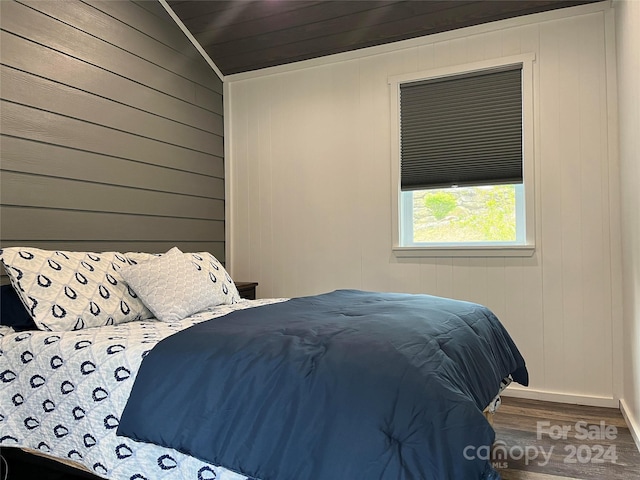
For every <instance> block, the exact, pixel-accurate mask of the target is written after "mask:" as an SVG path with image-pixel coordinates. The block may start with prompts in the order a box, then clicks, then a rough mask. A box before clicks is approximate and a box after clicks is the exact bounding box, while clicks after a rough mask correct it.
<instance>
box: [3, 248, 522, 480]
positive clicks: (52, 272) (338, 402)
mask: <svg viewBox="0 0 640 480" xmlns="http://www.w3.org/2000/svg"><path fill="white" fill-rule="evenodd" d="M0 255H1V258H2V262H3V264H4V267H5V269H6V271H7V273H8V275H9V277H10V280H11V283H12V286H3V287H2V288H3V298H2V311H1V314H2V324H3V326H2V327H0V335H1V338H0V354H1V355H0V362H1V364H0V382H2V389H1V391H0V427H1V432H0V447H3V448H4V447H12V448H22V449H26V450H27V451H32V452H37V453H39V454H43V455H46V456H49V457H53V458H56V459H58V460H61V461H64V462H66V463H70V464H72V465H74V466H76V467H77V468H81V469H84V470H86V471H89V472H92V473H93V474H95V475H97V476H99V477H103V478H111V479H127V480H129V479H131V480H133V479H144V478H146V479H150V480H151V479H163V478H167V479H169V478H184V479H194V480H195V479H198V480H199V479H214V478H215V479H218V480H244V479H250V478H255V479H257V480H305V479H308V480H312V479H314V480H315V479H317V480H328V479H343V478H349V479H354V480H356V479H359V478H367V479H372V478H376V479H377V478H379V479H387V478H389V479H391V478H393V479H396V478H403V479H411V478H415V479H424V480H426V479H444V478H469V479H471V478H478V479H497V478H499V475H498V474H497V472H495V470H493V468H492V467H491V465H490V462H489V461H487V460H483V459H480V458H475V457H474V456H471V457H468V456H467V457H463V455H466V454H467V452H469V451H474V450H477V448H479V447H481V446H483V445H491V444H492V442H493V440H494V434H493V430H492V428H491V426H490V425H489V422H488V421H487V419H486V418H485V414H484V413H483V411H485V410H486V408H485V407H487V406H488V405H489V406H490V408H495V405H496V403H497V397H496V396H497V395H498V394H499V392H500V390H501V388H504V386H505V385H506V384H507V383H508V382H509V381H510V379H511V378H513V379H514V380H516V381H518V382H519V383H522V384H525V385H526V384H527V382H528V377H527V371H526V366H525V363H524V360H523V359H522V356H521V355H520V353H519V352H518V350H517V348H516V346H515V345H514V344H513V341H512V340H511V338H510V337H509V335H508V333H507V332H506V331H505V330H504V327H502V325H501V324H500V322H499V321H498V319H497V318H495V316H494V315H493V314H492V313H491V312H490V311H489V310H488V309H486V308H485V307H483V306H481V305H477V304H473V303H468V302H460V301H455V300H451V299H443V298H438V297H431V296H428V295H408V294H397V293H381V292H362V291H357V290H341V291H336V292H328V293H325V294H321V295H314V296H310V297H303V298H299V299H261V300H251V301H250V300H242V299H240V298H239V295H238V292H237V289H236V288H235V285H234V283H233V280H232V279H231V277H230V276H229V275H228V273H227V272H226V271H225V269H224V267H223V266H222V265H221V264H220V262H218V261H217V259H215V257H213V256H212V255H210V254H208V253H207V252H198V253H182V252H180V251H179V250H177V249H172V250H171V251H169V252H167V253H166V254H164V255H151V254H144V253H131V252H130V253H119V252H101V253H91V252H60V251H57V252H53V251H45V250H39V249H33V248H18V247H13V248H8V249H4V250H3V251H2V253H1V254H0ZM400 312H402V313H400ZM401 325H402V327H401ZM456 344H459V345H456ZM465 446H470V447H472V448H471V449H465V448H464V447H465Z"/></svg>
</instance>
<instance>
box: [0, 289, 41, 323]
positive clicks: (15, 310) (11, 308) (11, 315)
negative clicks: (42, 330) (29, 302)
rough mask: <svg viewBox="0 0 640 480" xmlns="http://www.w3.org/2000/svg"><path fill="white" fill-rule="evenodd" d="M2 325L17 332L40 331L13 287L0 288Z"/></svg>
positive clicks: (0, 319) (0, 320)
mask: <svg viewBox="0 0 640 480" xmlns="http://www.w3.org/2000/svg"><path fill="white" fill-rule="evenodd" d="M0 325H6V326H8V327H12V328H13V329H14V330H15V331H16V332H23V331H25V330H37V329H38V327H37V326H36V324H35V322H34V321H33V318H31V315H29V312H28V311H27V309H26V308H25V307H24V305H23V304H22V300H20V297H19V296H18V294H17V293H16V291H15V289H14V288H13V286H12V285H2V286H0Z"/></svg>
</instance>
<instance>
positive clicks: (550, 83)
mask: <svg viewBox="0 0 640 480" xmlns="http://www.w3.org/2000/svg"><path fill="white" fill-rule="evenodd" d="M608 5H609V4H608V2H604V3H599V4H591V5H588V6H583V7H576V8H573V9H563V10H561V11H555V12H548V13H545V14H539V15H536V16H532V17H522V18H519V19H512V20H507V21H502V22H496V23H494V24H490V25H484V26H478V27H471V28H468V29H463V30H459V31H456V32H447V33H444V34H438V35H435V36H430V37H423V38H421V39H413V40H408V41H405V42H399V43H397V44H394V45H391V46H384V47H375V48H373V49H367V50H365V51H361V52H357V53H349V54H340V55H337V56H334V57H328V58H326V59H320V60H316V61H308V62H301V63H299V64H295V65H293V66H288V67H279V68H274V69H268V70H265V71H260V72H258V73H251V74H241V75H236V76H232V77H228V78H226V79H225V80H226V81H225V108H226V111H225V120H226V122H227V123H226V127H227V130H226V137H225V139H226V141H227V159H228V162H227V168H228V177H227V178H228V179H229V181H227V185H228V187H227V188H228V195H227V198H228V199H229V203H228V209H229V212H228V215H229V216H228V217H227V218H229V219H230V222H229V224H228V231H229V235H230V237H229V242H228V243H227V244H228V245H229V254H228V258H229V259H230V266H231V267H230V268H231V271H232V275H233V276H234V278H236V279H237V280H252V281H257V282H260V286H259V287H258V294H259V296H262V297H274V296H299V295H307V294H315V293H320V292H323V291H329V290H333V289H336V288H359V289H365V290H381V291H382V290H386V291H402V292H424V293H430V294H435V295H442V296H449V297H454V298H459V299H465V300H470V301H476V302H480V303H483V304H485V305H487V306H489V307H490V308H491V309H493V310H494V311H495V312H496V314H497V315H498V316H499V317H500V318H501V320H502V321H503V323H504V324H505V325H506V326H507V328H508V330H509V331H510V332H511V334H512V336H513V337H514V339H515V341H516V343H517V344H518V345H519V346H520V349H521V350H522V352H523V355H524V356H525V358H526V359H527V362H528V365H529V369H530V374H531V388H530V389H528V390H527V392H533V393H522V392H519V391H517V392H515V394H518V395H525V396H526V395H534V396H536V397H537V398H547V397H549V398H553V399H562V400H567V401H579V402H583V403H592V404H602V405H617V402H615V401H614V400H613V399H614V398H615V397H617V396H618V394H619V388H620V387H619V384H620V379H621V373H620V372H619V370H618V369H617V368H616V367H620V365H621V360H620V349H621V348H620V345H618V343H620V342H621V339H620V338H619V337H620V335H617V336H616V334H615V333H614V332H620V331H621V316H620V302H621V300H620V298H619V295H617V294H616V293H615V292H617V291H619V290H620V282H621V274H620V247H619V232H620V227H619V217H618V216H617V214H616V212H617V211H618V209H619V193H618V182H619V171H618V167H617V162H616V161H615V159H616V155H615V154H616V151H615V149H612V148H611V142H612V141H613V142H615V141H616V135H617V134H616V131H615V122H613V123H612V122H611V117H612V115H615V113H616V110H615V87H614V88H613V89H612V88H611V80H612V79H613V80H614V84H613V85H614V86H615V49H614V42H613V36H612V32H613V30H612V25H613V24H612V21H611V20H612V16H611V12H610V11H609V9H608ZM526 52H531V53H534V54H535V55H536V59H537V60H536V64H535V67H534V70H535V72H534V75H535V79H534V81H535V151H536V152H535V159H533V161H535V170H536V222H537V231H536V237H537V249H536V252H535V254H534V256H533V257H530V258H432V259H429V258H425V259H415V260H413V259H411V260H406V259H405V260H402V261H399V260H398V259H396V258H395V257H394V256H393V254H392V252H391V238H392V235H391V228H392V225H391V198H390V195H391V193H390V192H391V169H390V148H391V147H390V114H389V89H388V86H387V79H388V77H389V76H392V75H399V74H405V73H410V72H416V71H420V70H425V69H430V68H438V67H444V66H450V65H456V64H463V63H469V62H475V61H480V60H484V59H494V58H498V57H502V56H511V55H515V54H520V53H526ZM611 72H613V73H611ZM635 194H636V195H637V193H635Z"/></svg>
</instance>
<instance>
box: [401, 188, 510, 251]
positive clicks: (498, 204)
mask: <svg viewBox="0 0 640 480" xmlns="http://www.w3.org/2000/svg"><path fill="white" fill-rule="evenodd" d="M413 214H414V218H413V225H414V242H487V241H490V242H512V241H515V240H516V196H515V186H514V185H494V186H482V187H463V188H447V189H438V190H422V191H416V192H414V194H413Z"/></svg>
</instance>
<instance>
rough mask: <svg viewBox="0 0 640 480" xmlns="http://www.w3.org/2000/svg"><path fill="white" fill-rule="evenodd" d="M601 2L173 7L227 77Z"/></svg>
mask: <svg viewBox="0 0 640 480" xmlns="http://www.w3.org/2000/svg"><path fill="white" fill-rule="evenodd" d="M595 1H598V0H475V1H466V0H409V1H393V0H390V1H369V0H348V1H340V0H329V1H308V0H234V1H225V0H211V1H208V0H195V1H181V0H168V2H167V3H168V4H169V5H170V6H171V8H172V9H173V11H174V12H175V13H176V14H177V16H178V17H179V18H180V20H182V23H184V24H185V26H186V27H187V28H188V29H189V31H190V32H191V34H192V35H193V36H194V37H195V38H196V40H197V41H198V42H199V43H200V45H201V46H202V47H203V48H204V50H205V51H206V52H207V54H208V55H209V57H210V58H211V59H212V60H213V62H214V63H215V64H216V66H217V67H218V68H219V69H220V71H221V72H222V74H223V75H231V74H235V73H241V72H247V71H251V70H257V69H261V68H266V67H272V66H276V65H283V64H287V63H292V62H297V61H300V60H307V59H310V58H316V57H321V56H324V55H331V54H334V53H340V52H346V51H350V50H356V49H359V48H365V47H371V46H374V45H381V44H384V43H390V42H395V41H398V40H406V39H409V38H414V37H420V36H424V35H430V34H433V33H438V32H443V31H447V30H453V29H456V28H462V27H468V26H471V25H478V24H481V23H487V22H493V21H496V20H502V19H505V18H511V17H517V16H520V15H528V14H531V13H538V12H543V11H547V10H553V9H557V8H564V7H571V6H576V5H580V4H584V3H592V2H595Z"/></svg>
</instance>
